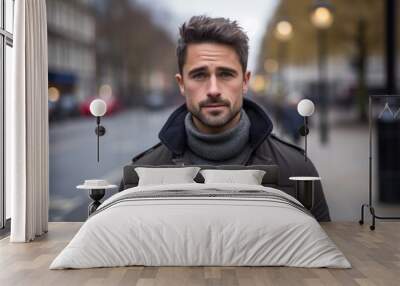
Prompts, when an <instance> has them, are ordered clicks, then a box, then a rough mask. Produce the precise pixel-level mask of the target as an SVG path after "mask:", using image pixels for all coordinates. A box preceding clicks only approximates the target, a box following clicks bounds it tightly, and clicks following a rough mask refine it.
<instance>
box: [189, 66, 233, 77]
mask: <svg viewBox="0 0 400 286" xmlns="http://www.w3.org/2000/svg"><path fill="white" fill-rule="evenodd" d="M204 71H207V66H201V67H198V68H195V69H193V70H191V71H189V73H188V74H189V76H192V75H194V74H196V73H198V72H204ZM217 71H219V72H221V71H223V72H230V73H232V74H234V75H237V74H238V72H237V71H236V70H235V69H232V68H228V67H218V68H217Z"/></svg>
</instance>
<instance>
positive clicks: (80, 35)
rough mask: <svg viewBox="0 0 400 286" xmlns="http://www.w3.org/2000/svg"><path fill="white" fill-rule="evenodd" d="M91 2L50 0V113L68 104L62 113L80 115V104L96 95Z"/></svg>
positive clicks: (94, 27)
mask: <svg viewBox="0 0 400 286" xmlns="http://www.w3.org/2000/svg"><path fill="white" fill-rule="evenodd" d="M90 2H91V1H89V0H68V1H63V0H47V21H48V55H49V88H51V89H50V90H49V100H50V101H49V108H50V109H51V108H52V106H53V105H55V103H57V102H64V104H61V105H64V107H62V106H61V107H60V108H61V109H63V108H64V109H66V111H65V112H72V111H76V112H77V110H78V108H77V105H78V102H80V101H83V100H84V99H85V98H87V97H89V96H92V95H93V94H94V93H95V88H96V81H95V76H96V50H95V39H96V19H95V13H94V10H93V9H92V6H91V5H90ZM50 112H51V110H50ZM58 112H60V110H58ZM61 112H62V110H61ZM50 115H51V114H50Z"/></svg>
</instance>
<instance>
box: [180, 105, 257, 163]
mask: <svg viewBox="0 0 400 286" xmlns="http://www.w3.org/2000/svg"><path fill="white" fill-rule="evenodd" d="M250 124H251V123H250V119H249V117H248V116H247V114H246V112H245V111H244V110H243V109H242V110H241V114H240V120H239V122H238V124H237V125H236V126H234V127H233V128H231V129H228V130H226V131H224V132H222V133H218V134H206V133H202V132H200V131H199V130H198V129H197V128H196V126H195V125H194V123H193V119H192V114H191V113H190V112H189V113H188V114H186V117H185V129H186V138H187V146H188V148H187V149H186V152H185V154H184V156H187V157H188V158H189V160H190V161H191V162H192V163H193V164H197V165H243V164H245V163H246V162H245V160H246V159H247V158H248V156H249V153H250V147H249V145H248V142H249V134H250Z"/></svg>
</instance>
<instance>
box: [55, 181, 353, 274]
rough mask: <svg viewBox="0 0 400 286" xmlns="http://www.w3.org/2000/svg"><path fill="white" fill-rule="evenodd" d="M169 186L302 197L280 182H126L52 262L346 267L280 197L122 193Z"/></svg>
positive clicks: (316, 229) (311, 222) (310, 221)
mask: <svg viewBox="0 0 400 286" xmlns="http://www.w3.org/2000/svg"><path fill="white" fill-rule="evenodd" d="M168 190H181V191H184V190H188V191H198V192H204V193H207V191H214V192H215V191H239V190H248V191H251V190H254V191H260V190H261V191H265V192H268V193H269V194H276V195H279V196H282V197H285V198H286V199H287V200H290V201H292V202H295V203H297V204H300V203H299V202H298V201H296V200H295V199H294V198H293V197H291V196H289V195H287V194H285V193H284V192H282V191H280V190H277V189H274V188H268V187H263V186H256V185H238V184H197V183H193V184H175V185H157V186H140V187H139V186H138V187H135V188H130V189H127V190H125V191H123V192H121V193H118V194H116V195H114V196H112V197H110V198H109V199H108V200H106V201H105V202H104V203H103V204H102V205H101V206H100V207H99V209H98V213H97V214H95V215H93V216H91V217H90V218H89V219H88V220H87V221H86V222H85V223H84V224H83V225H82V227H81V228H80V230H79V231H78V233H77V234H76V235H75V237H74V238H73V239H72V240H71V242H70V243H69V244H68V245H67V246H66V247H65V248H64V250H63V251H62V252H61V253H60V254H59V255H58V256H57V257H56V258H55V259H54V261H53V262H52V264H51V265H50V269H63V268H91V267H113V266H127V265H146V266H187V265H191V266H193V265H204V266H206V265H214V266H241V265H247V266H294V267H332V268H350V267H351V265H350V263H349V262H348V261H347V259H346V258H345V257H344V255H343V254H342V252H341V251H340V250H339V249H338V248H337V247H336V245H335V244H334V243H333V242H332V241H331V239H330V238H329V237H328V236H327V234H326V233H325V231H324V230H323V229H322V228H321V226H320V225H319V223H318V222H317V221H316V220H315V219H314V218H313V217H312V216H311V215H309V214H307V213H305V212H303V211H301V210H300V209H299V208H296V207H294V206H292V205H290V204H286V203H282V201H279V200H274V199H272V200H264V199H262V198H252V197H250V196H249V197H248V198H246V197H243V196H242V197H239V198H237V197H235V196H233V197H190V196H189V197H188V196H185V197H179V196H178V197H172V198H141V199H133V200H121V198H122V197H129V195H132V194H133V195H137V194H138V193H137V192H146V191H153V192H154V191H160V192H163V191H168ZM249 193H250V194H251V192H249ZM119 200H121V201H119Z"/></svg>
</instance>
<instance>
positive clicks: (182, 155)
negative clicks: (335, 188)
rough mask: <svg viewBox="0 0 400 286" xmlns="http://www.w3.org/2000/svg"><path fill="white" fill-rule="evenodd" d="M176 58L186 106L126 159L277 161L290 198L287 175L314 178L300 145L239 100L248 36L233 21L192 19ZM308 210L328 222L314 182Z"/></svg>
mask: <svg viewBox="0 0 400 286" xmlns="http://www.w3.org/2000/svg"><path fill="white" fill-rule="evenodd" d="M177 57H178V67H179V73H178V74H176V80H177V82H178V85H179V89H180V92H181V94H182V95H183V96H184V97H185V100H186V104H183V105H182V106H180V107H179V108H177V109H176V110H175V111H174V112H173V113H172V114H171V116H170V117H169V118H168V120H167V122H166V123H165V125H164V126H163V128H162V129H161V131H160V133H159V138H160V141H161V142H160V143H158V144H157V145H155V146H153V147H152V148H150V149H149V150H147V151H145V152H143V153H141V154H139V155H137V156H136V157H134V158H133V159H132V162H133V164H135V165H136V164H141V165H172V164H175V165H193V164H202V165H204V164H212V165H227V164H235V165H259V164H265V165H273V164H277V165H279V172H280V176H279V185H278V186H277V188H279V189H281V190H283V191H285V192H287V193H289V194H292V195H293V194H294V192H295V187H294V183H293V182H291V181H289V179H288V178H289V177H290V176H305V175H308V176H318V172H317V171H316V169H315V167H314V166H313V164H312V162H311V161H310V160H307V162H305V160H304V157H303V150H302V149H301V148H299V147H297V146H294V145H291V144H289V143H286V142H284V141H282V140H280V139H279V138H277V137H276V136H275V135H273V134H272V133H271V131H272V123H271V120H270V119H269V117H268V115H267V114H266V113H265V111H264V110H263V109H262V108H261V107H260V106H259V105H257V104H256V103H254V102H253V101H250V100H248V99H246V98H244V96H245V94H246V93H247V90H248V86H249V80H250V72H249V71H247V58H248V38H247V36H246V34H245V33H244V32H243V31H242V29H241V28H240V27H239V26H238V25H237V23H236V22H235V21H233V22H232V21H230V20H229V19H224V18H209V17H206V16H195V17H192V18H191V19H190V20H189V22H187V23H184V24H183V25H182V26H181V28H180V39H179V42H178V47H177ZM123 189H124V182H123V181H122V182H121V186H120V191H121V190H123ZM311 212H312V213H313V215H314V216H315V217H316V218H317V219H318V220H319V221H329V220H330V216H329V209H328V206H327V204H326V201H325V197H324V194H323V191H322V186H321V183H320V182H317V183H316V186H315V207H314V208H313V210H312V211H311Z"/></svg>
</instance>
